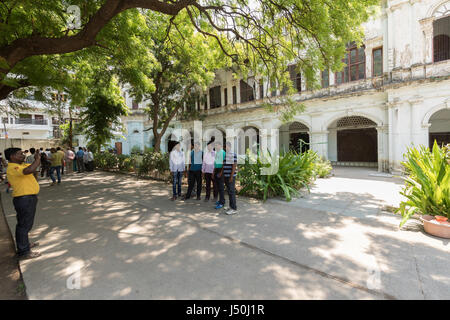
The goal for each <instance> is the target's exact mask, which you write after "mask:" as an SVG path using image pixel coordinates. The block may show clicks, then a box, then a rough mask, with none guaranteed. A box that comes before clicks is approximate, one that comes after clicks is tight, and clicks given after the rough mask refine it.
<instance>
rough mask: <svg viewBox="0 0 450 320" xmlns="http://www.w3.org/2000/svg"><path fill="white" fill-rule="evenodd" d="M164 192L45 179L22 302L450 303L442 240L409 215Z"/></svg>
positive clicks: (448, 257)
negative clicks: (217, 204) (232, 202)
mask: <svg viewBox="0 0 450 320" xmlns="http://www.w3.org/2000/svg"><path fill="white" fill-rule="evenodd" d="M338 178H339V177H337V176H336V177H333V178H331V179H327V180H319V182H318V184H320V183H324V184H325V185H329V184H331V183H335V182H336V181H335V180H336V179H338ZM376 179H378V178H377V177H374V180H373V181H375V182H379V181H378V180H376ZM384 179H387V178H384ZM355 180H358V179H355ZM322 181H323V182H322ZM389 181H392V180H389ZM364 183H368V182H364ZM390 183H391V182H387V185H389V184H390ZM169 190H170V187H169V186H168V185H167V184H164V183H162V182H154V181H142V180H136V179H134V178H132V177H127V176H124V175H115V174H106V173H99V172H94V173H90V174H81V175H72V176H70V177H66V180H65V181H64V182H63V184H62V185H61V186H55V187H50V186H48V183H43V184H42V189H41V194H40V200H39V204H38V214H37V217H36V222H35V227H34V229H33V232H32V235H31V237H32V238H33V240H39V241H40V243H41V247H40V251H41V252H42V253H43V255H42V256H41V257H39V258H38V259H34V260H28V261H24V262H22V263H21V270H22V272H23V277H24V281H25V285H26V287H27V294H28V296H29V298H30V299H93V298H95V299H392V298H396V299H450V274H449V273H448V266H449V263H450V254H449V252H450V250H449V241H448V240H444V239H439V238H434V237H431V236H428V235H426V234H424V232H423V231H422V229H421V227H418V225H417V223H415V222H411V223H410V224H409V227H408V228H407V229H406V230H398V222H399V219H398V217H396V216H394V215H392V214H389V213H383V212H381V211H377V214H373V213H368V214H367V216H366V217H365V216H360V214H361V213H360V212H358V213H355V214H348V215H344V214H340V213H339V212H332V211H333V210H332V209H333V208H331V209H330V208H322V207H321V204H316V205H315V206H314V207H312V208H311V207H301V206H299V205H298V203H299V202H301V200H296V201H294V202H295V203H297V204H295V203H294V205H293V204H286V203H284V202H277V201H276V200H274V201H269V202H266V203H262V202H259V201H254V200H250V199H244V198H240V199H238V205H239V214H238V215H236V216H226V215H223V214H217V212H216V211H215V210H214V209H212V205H213V204H212V203H207V204H206V203H204V202H197V201H195V200H190V201H189V202H187V203H184V202H182V201H177V202H171V201H168V198H169ZM347 191H348V190H347ZM347 191H346V190H345V189H343V191H342V192H344V193H345V194H344V195H343V196H342V197H339V193H336V195H333V197H336V199H337V201H339V199H341V198H342V199H343V201H350V205H349V206H346V207H345V208H347V209H349V208H356V207H357V206H359V205H361V204H364V203H365V201H363V199H361V198H360V197H356V196H355V197H353V198H351V199H350V200H348V196H353V195H351V193H352V192H350V191H351V190H350V191H349V192H348V194H347ZM314 192H317V193H319V191H318V189H316V191H314V190H313V193H314ZM313 196H314V195H313ZM323 196H324V197H325V195H323ZM368 197H369V196H368ZM307 200H308V199H304V201H307ZM309 200H314V199H309ZM322 200H324V199H322ZM3 201H4V207H5V210H6V214H7V218H8V221H9V223H10V226H11V227H12V228H14V225H15V215H14V211H13V208H12V204H11V200H10V199H8V198H6V197H3ZM324 201H325V200H324ZM372 202H373V204H377V203H379V206H381V205H382V201H381V200H377V196H376V195H373V199H372ZM352 203H353V205H352ZM347 212H350V211H348V210H347ZM77 279H79V280H80V281H79V283H78V282H77ZM68 280H69V281H68ZM68 282H69V286H68V285H67V284H68ZM77 284H79V288H80V289H76V288H77ZM68 287H69V288H75V289H69V288H68Z"/></svg>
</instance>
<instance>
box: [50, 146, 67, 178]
mask: <svg viewBox="0 0 450 320" xmlns="http://www.w3.org/2000/svg"><path fill="white" fill-rule="evenodd" d="M50 152H51V153H52V158H51V162H52V164H51V167H50V178H51V179H52V181H53V182H52V184H51V186H54V185H55V184H56V179H55V177H54V176H53V173H54V172H55V170H56V175H57V176H58V184H60V183H61V168H62V167H63V165H64V153H63V152H59V151H56V149H55V148H51V149H50Z"/></svg>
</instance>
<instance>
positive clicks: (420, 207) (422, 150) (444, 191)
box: [398, 142, 450, 227]
mask: <svg viewBox="0 0 450 320" xmlns="http://www.w3.org/2000/svg"><path fill="white" fill-rule="evenodd" d="M405 158H406V161H405V162H402V164H403V166H404V167H405V169H406V171H407V172H408V174H409V176H408V177H407V178H406V179H405V186H404V187H403V190H402V191H401V192H400V193H401V194H402V195H403V196H405V197H406V199H407V200H406V201H404V202H402V203H400V208H399V210H398V212H399V213H400V214H401V215H402V217H403V219H402V221H401V222H400V227H401V226H403V224H405V222H406V221H407V220H408V219H409V218H410V217H411V216H412V215H413V214H414V213H418V214H429V215H441V216H447V217H449V218H450V164H449V161H450V159H449V156H448V148H446V147H443V148H439V146H438V145H437V143H436V142H435V143H434V145H433V151H432V152H431V151H430V150H429V149H428V148H426V147H424V146H420V147H419V148H408V151H407V152H406V154H405Z"/></svg>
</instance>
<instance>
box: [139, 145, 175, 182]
mask: <svg viewBox="0 0 450 320" xmlns="http://www.w3.org/2000/svg"><path fill="white" fill-rule="evenodd" d="M153 170H157V171H158V172H159V173H160V174H164V173H165V172H167V171H169V170H170V167H169V153H161V152H153V151H149V152H145V153H144V155H143V156H142V160H141V161H140V165H139V168H138V170H137V174H138V175H139V176H145V175H148V174H150V173H151V172H152V171H153Z"/></svg>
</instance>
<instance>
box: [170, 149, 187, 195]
mask: <svg viewBox="0 0 450 320" xmlns="http://www.w3.org/2000/svg"><path fill="white" fill-rule="evenodd" d="M180 148H181V146H180V143H179V142H178V143H177V144H176V145H175V146H174V147H173V149H172V151H171V152H170V157H169V165H170V172H172V189H173V197H172V198H171V200H172V201H174V200H176V199H177V196H179V197H181V181H182V179H183V172H184V167H185V160H184V153H183V152H182V151H181V150H180ZM177 185H178V189H177Z"/></svg>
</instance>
